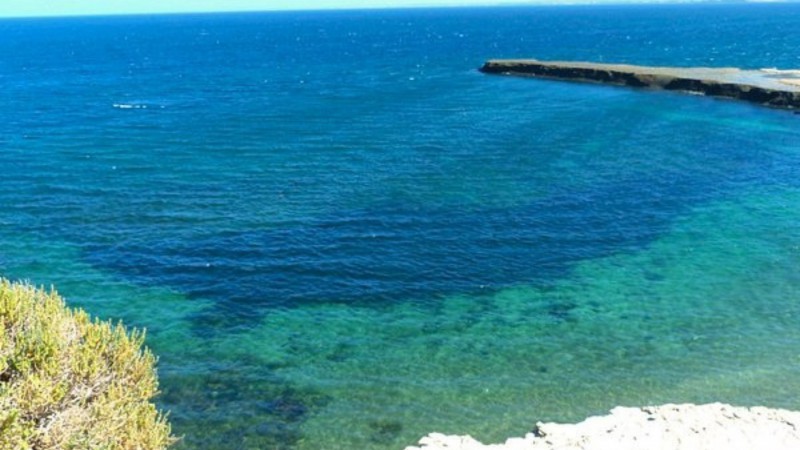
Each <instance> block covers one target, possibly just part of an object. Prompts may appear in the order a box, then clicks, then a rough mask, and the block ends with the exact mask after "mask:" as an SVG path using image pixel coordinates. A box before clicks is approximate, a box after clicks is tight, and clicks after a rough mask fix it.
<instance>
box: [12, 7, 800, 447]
mask: <svg viewBox="0 0 800 450" xmlns="http://www.w3.org/2000/svg"><path fill="white" fill-rule="evenodd" d="M798 20H800V5H738V6H733V5H728V6H658V7H654V6H648V7H644V6H638V7H633V6H632V7H557V8H556V7H553V8H527V9H514V8H496V9H472V10H470V9H456V10H406V11H372V12H358V11H347V12H327V13H273V14H249V15H235V14H234V15H200V16H161V17H147V16H142V17H120V18H74V19H47V20H42V19H39V20H34V19H29V20H5V21H0V37H2V38H1V39H0V85H2V86H3V90H4V94H3V96H2V97H0V106H1V107H2V108H0V115H2V118H3V120H0V145H1V146H2V151H3V165H2V167H3V176H2V177H0V274H2V276H5V277H8V278H12V279H26V280H30V281H31V282H32V283H35V284H39V285H51V284H53V285H55V286H56V287H57V288H58V289H59V291H60V292H61V293H62V294H64V295H65V296H66V297H67V298H68V300H69V301H70V303H72V304H74V305H78V306H82V307H84V308H86V309H87V310H89V311H90V312H91V313H93V314H95V315H98V316H100V317H103V318H114V319H122V320H124V321H125V322H126V323H127V324H130V325H134V326H137V327H144V328H147V330H148V341H147V342H148V344H149V345H150V346H151V347H152V348H153V350H154V351H155V352H156V353H157V354H158V355H159V356H160V363H159V375H160V378H161V381H162V391H163V393H162V395H161V396H160V397H159V403H160V405H161V406H162V407H163V408H165V409H168V410H170V411H171V416H170V417H171V419H172V422H173V423H174V426H175V431H176V433H178V434H181V435H184V436H185V438H184V440H183V443H182V444H181V446H180V448H187V449H189V448H191V449H195V448H199V449H202V448H208V449H247V448H254V449H255V448H281V449H283V448H286V449H289V448H292V449H318V448H325V449H337V448H361V449H390V448H402V447H403V446H405V445H408V444H411V443H413V442H415V441H416V440H417V439H418V438H419V437H421V436H422V435H424V434H426V433H428V432H431V431H440V432H446V433H460V434H464V433H469V434H472V435H473V436H476V437H477V438H479V439H482V440H484V441H499V440H502V439H505V437H507V436H510V435H520V434H523V433H525V432H526V431H527V430H529V429H530V428H531V426H532V424H533V423H534V422H535V421H536V420H545V421H550V420H570V421H574V420H580V419H582V418H584V417H585V416H587V415H589V414H596V413H600V412H603V411H606V410H607V409H609V408H611V407H613V406H615V405H620V404H623V405H639V404H647V403H662V402H686V401H691V402H706V401H725V402H731V403H736V404H745V405H753V404H761V405H768V406H780V407H788V408H800V399H798V398H797V395H796V392H798V391H799V389H798V388H800V377H798V370H799V369H800V367H799V366H798V363H800V353H798V352H797V348H798V346H797V344H798V342H800V329H799V328H798V327H797V320H798V313H800V311H799V310H800V305H798V302H797V297H798V292H800V291H799V290H798V288H800V275H798V272H797V270H796V267H798V262H800V261H798V260H799V259H800V231H798V227H797V224H798V223H799V221H800V208H798V207H797V206H798V205H800V181H798V180H800V177H799V176H798V175H800V126H798V124H800V122H798V120H800V116H797V115H794V114H792V113H791V112H786V111H777V110H770V109H765V108H758V107H756V106H753V105H747V104H742V103H737V102H733V101H724V100H715V99H708V98H703V97H696V96H686V95H681V94H676V93H666V92H648V91H642V90H634V89H621V88H610V87H605V86H595V85H582V84H574V83H559V82H552V81H539V80H528V79H513V78H503V77H491V76H485V75H482V74H480V73H478V72H477V71H476V70H475V69H476V68H477V67H478V66H480V64H481V63H482V62H483V61H484V60H485V59H488V58H494V57H537V58H541V59H566V60H572V59H578V60H591V61H607V62H627V63H635V64H651V65H678V66H680V65H685V66H688V65H707V66H740V67H747V68H758V67H778V68H796V67H800V56H798V55H797V53H796V49H797V48H800V30H798V29H797V27H796V23H798ZM20 48H24V49H25V51H20Z"/></svg>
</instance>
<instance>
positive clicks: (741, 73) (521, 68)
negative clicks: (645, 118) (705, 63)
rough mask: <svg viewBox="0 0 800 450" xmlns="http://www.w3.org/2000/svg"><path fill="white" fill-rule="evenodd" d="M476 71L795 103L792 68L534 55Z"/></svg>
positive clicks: (798, 100)
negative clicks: (594, 61) (653, 64)
mask: <svg viewBox="0 0 800 450" xmlns="http://www.w3.org/2000/svg"><path fill="white" fill-rule="evenodd" d="M480 71H481V72H484V73H489V74H500V75H515V76H529V77H542V78H551V79H559V80H574V81H588V82H599V83H604V84H613V85H621V86H631V87H640V88H641V87H646V88H654V89H666V90H675V91H685V92H692V93H698V94H703V95H708V96H711V97H725V98H733V99H739V100H744V101H748V102H752V103H758V104H761V105H766V106H771V107H776V108H785V109H795V108H800V85H798V84H797V81H798V78H797V76H798V73H797V71H769V72H767V71H757V70H752V71H745V70H739V69H730V68H724V69H710V68H668V67H646V66H629V65H617V64H592V63H580V62H576V63H571V62H547V61H537V60H491V61H488V62H486V64H484V65H483V67H481V68H480ZM781 77H785V78H781Z"/></svg>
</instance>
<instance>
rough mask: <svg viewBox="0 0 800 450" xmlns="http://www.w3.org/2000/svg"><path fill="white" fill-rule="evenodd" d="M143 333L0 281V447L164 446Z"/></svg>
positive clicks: (163, 423)
mask: <svg viewBox="0 0 800 450" xmlns="http://www.w3.org/2000/svg"><path fill="white" fill-rule="evenodd" d="M143 341H144V334H143V333H141V332H138V331H135V330H134V331H132V332H127V331H126V330H125V328H124V327H123V326H122V324H118V325H112V324H111V323H109V322H103V321H99V320H97V319H94V320H92V319H91V318H90V317H89V316H88V315H87V314H86V313H85V312H83V311H81V310H76V309H70V308H67V307H66V305H65V304H64V300H63V299H62V298H61V297H60V296H59V295H58V294H57V293H56V292H55V291H52V292H46V291H44V290H41V289H36V288H33V287H31V286H30V285H26V284H20V283H11V282H9V281H7V280H5V279H0V449H2V450H12V449H13V450H24V449H32V450H33V449H35V450H45V449H59V450H61V449H76V450H77V449H81V450H83V449H92V450H94V449H98V450H99V449H103V450H151V449H164V448H167V447H168V446H169V445H170V444H172V443H173V442H174V440H175V439H174V438H173V437H171V436H170V426H169V423H168V422H167V420H166V418H165V417H164V415H162V414H161V413H160V412H159V411H158V410H157V409H156V407H155V405H154V404H153V403H152V402H151V399H152V398H153V396H155V395H156V393H157V389H158V381H157V379H156V373H155V357H154V356H153V354H152V353H151V352H150V351H149V350H147V349H144V348H143V347H142V343H143Z"/></svg>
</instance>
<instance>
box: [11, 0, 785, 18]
mask: <svg viewBox="0 0 800 450" xmlns="http://www.w3.org/2000/svg"><path fill="white" fill-rule="evenodd" d="M767 3H770V4H773V3H776V4H777V3H782V4H788V3H800V0H610V1H609V0H533V1H524V0H523V1H516V0H509V1H506V0H498V1H494V2H492V1H486V2H480V3H464V1H463V0H462V1H451V0H443V1H424V0H422V1H414V2H407V3H404V4H394V3H388V4H377V5H362V4H358V5H353V4H348V3H346V2H345V3H344V5H342V6H338V5H337V6H328V5H322V6H320V5H313V6H303V5H300V6H295V5H292V6H287V7H254V8H249V7H237V6H236V5H235V4H234V5H233V6H231V4H230V3H229V4H228V6H227V7H223V8H220V9H216V8H202V7H201V8H198V9H180V8H178V9H152V8H151V9H146V8H147V7H146V6H144V7H142V8H138V7H137V8H136V9H130V8H128V9H121V10H113V9H109V8H105V9H104V8H103V7H102V6H101V7H98V6H96V5H87V6H85V7H80V6H79V7H69V8H70V9H68V10H64V9H63V8H59V7H55V8H50V7H48V8H46V10H39V11H31V10H28V9H23V10H21V11H20V10H16V11H9V6H7V5H6V6H0V19H13V18H36V17H80V16H126V15H161V14H215V13H266V12H291V11H348V10H353V11H357V10H392V9H434V8H497V7H550V6H599V5H606V6H628V5H631V6H633V5H671V4H674V5H680V4H697V5H700V4H705V5H722V4H767ZM11 8H12V9H13V5H12V6H11ZM159 8H160V7H159ZM31 9H34V8H31Z"/></svg>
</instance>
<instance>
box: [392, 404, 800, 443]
mask: <svg viewBox="0 0 800 450" xmlns="http://www.w3.org/2000/svg"><path fill="white" fill-rule="evenodd" d="M798 427H800V412H795V411H787V410H783V409H771V408H764V407H753V408H745V407H735V406H731V405H726V404H722V403H713V404H707V405H693V404H683V405H673V404H667V405H662V406H652V407H643V408H625V407H617V408H614V409H612V410H611V413H610V414H609V415H606V416H596V417H590V418H588V419H586V420H584V421H583V422H580V423H577V424H558V423H537V424H536V427H535V429H534V430H535V431H533V432H531V433H528V434H527V435H525V437H522V438H512V439H509V440H508V441H506V442H505V443H504V444H494V445H485V444H482V443H480V442H478V441H476V440H475V439H473V438H471V437H469V436H447V435H444V434H439V433H431V434H429V435H428V436H425V437H424V438H422V439H421V440H420V441H419V444H418V446H416V447H407V448H406V450H481V449H494V450H545V449H549V450H555V449H559V450H573V449H574V450H577V449H582V450H641V449H670V450H718V449H727V450H753V449H764V450H789V449H798V448H800V429H799V428H798Z"/></svg>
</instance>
